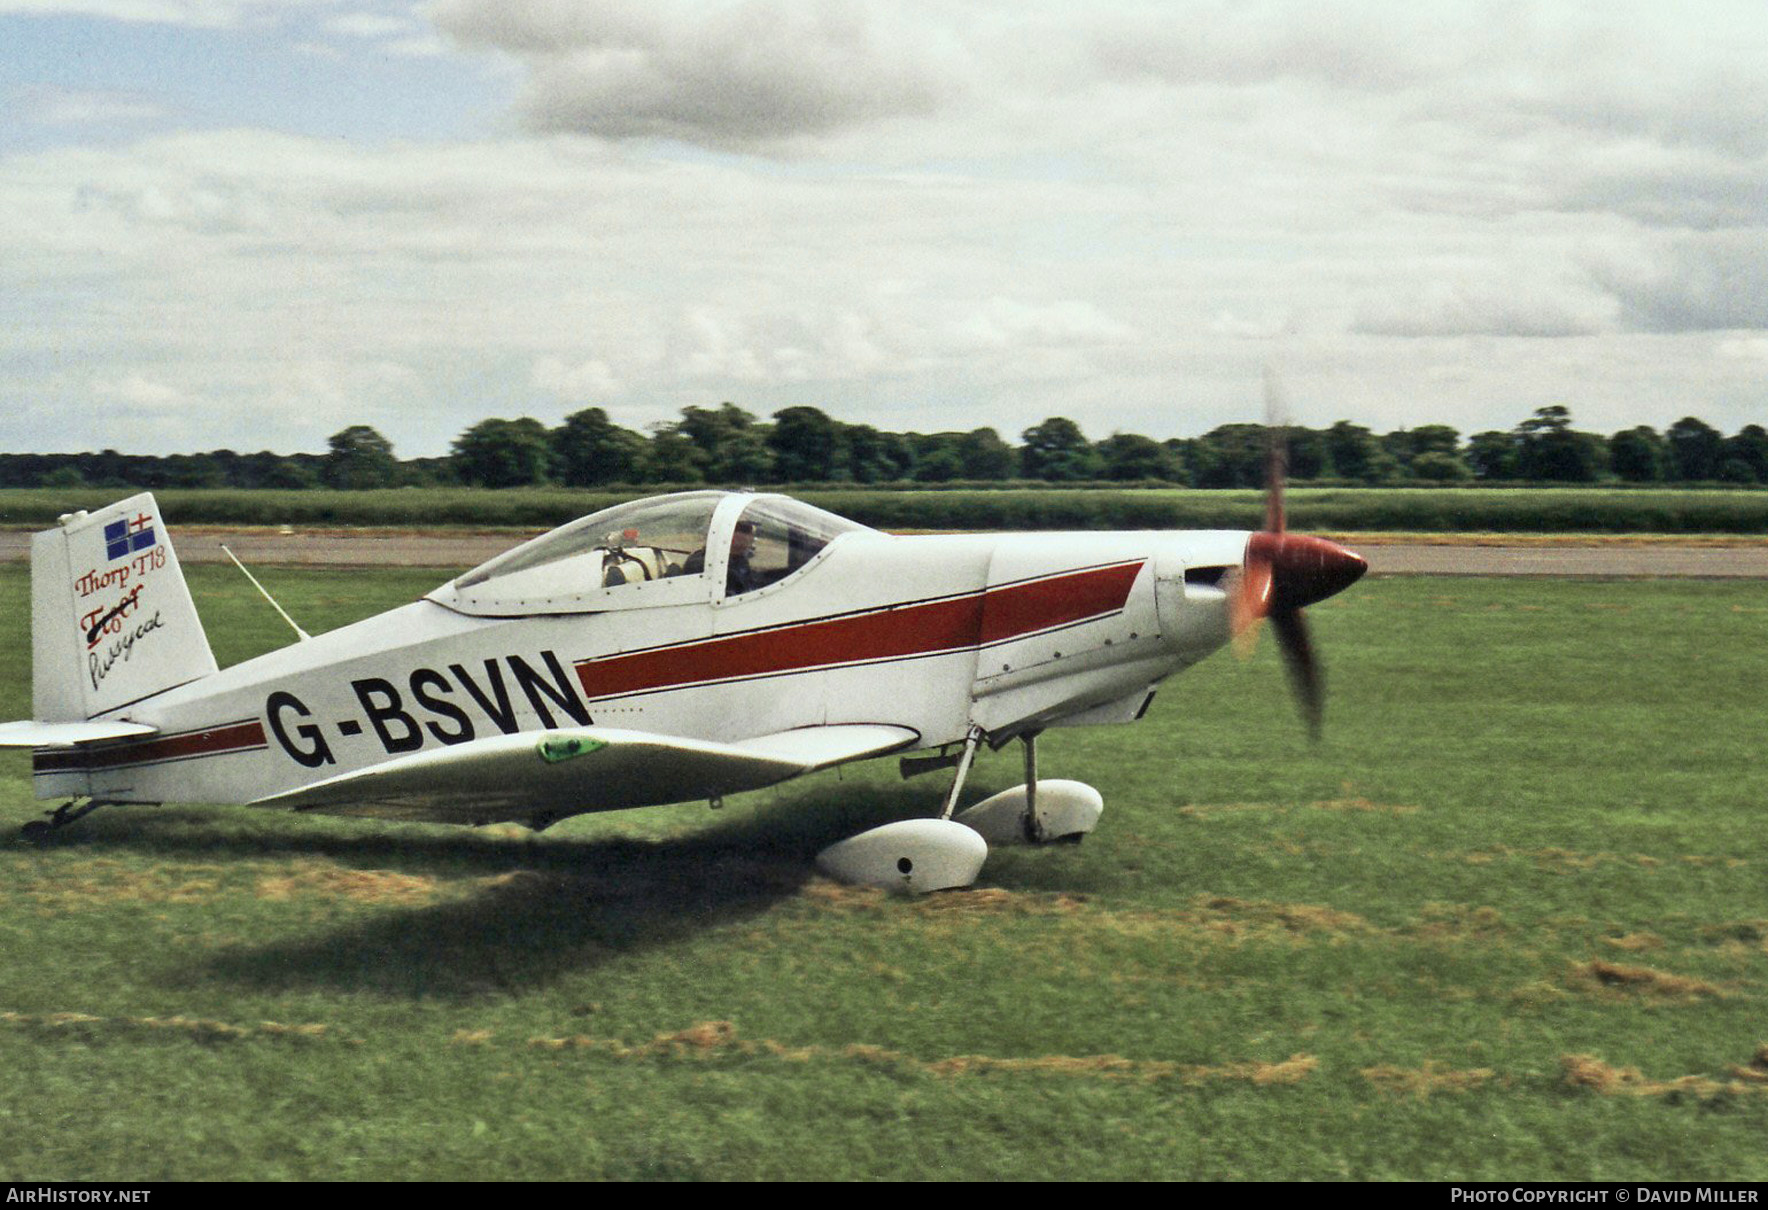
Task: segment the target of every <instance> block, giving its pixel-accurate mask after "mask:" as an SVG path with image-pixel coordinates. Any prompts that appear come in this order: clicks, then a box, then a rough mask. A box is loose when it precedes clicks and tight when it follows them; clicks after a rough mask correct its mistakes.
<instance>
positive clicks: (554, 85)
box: [431, 0, 963, 146]
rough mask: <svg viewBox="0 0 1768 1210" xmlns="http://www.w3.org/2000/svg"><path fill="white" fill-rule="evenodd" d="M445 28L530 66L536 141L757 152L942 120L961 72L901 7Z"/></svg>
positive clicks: (467, 10) (628, 12)
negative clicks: (648, 142) (561, 137)
mask: <svg viewBox="0 0 1768 1210" xmlns="http://www.w3.org/2000/svg"><path fill="white" fill-rule="evenodd" d="M431 12H432V15H433V17H434V18H435V20H436V21H437V23H438V24H439V25H440V26H441V27H442V28H443V29H445V30H447V31H448V32H449V33H451V34H452V35H453V36H455V37H456V38H457V39H459V40H460V41H461V42H462V43H464V44H466V45H468V46H476V47H484V48H490V49H495V50H501V51H504V52H507V53H510V54H513V55H516V56H517V57H519V58H521V59H522V60H523V61H524V62H526V63H527V64H528V67H529V70H530V79H529V87H528V92H527V95H526V97H525V100H524V110H525V112H526V114H527V117H528V120H529V122H530V124H531V125H532V126H533V127H534V128H535V129H537V130H542V131H551V132H562V131H573V132H578V133H584V134H596V135H604V136H608V137H612V138H631V137H654V138H670V139H680V140H684V141H687V142H696V143H706V144H709V145H712V146H748V145H753V144H756V143H762V142H767V141H770V140H779V139H787V138H791V137H792V136H795V135H800V134H807V133H808V134H821V133H825V132H828V131H832V130H836V129H840V128H842V127H847V126H852V125H856V124H863V123H867V122H872V121H876V120H879V119H882V118H889V117H896V116H902V115H918V114H926V113H929V112H932V111H933V110H935V109H937V108H938V107H940V106H941V105H942V104H943V103H944V102H946V101H947V100H948V99H949V98H950V97H952V96H954V95H957V94H958V93H960V92H961V91H962V90H963V76H962V74H961V72H960V71H958V70H957V67H958V64H956V63H954V62H952V61H951V60H949V59H948V57H947V55H946V54H945V50H944V47H943V46H942V44H941V41H940V40H939V39H938V38H937V37H927V36H923V35H924V33H925V32H926V29H927V27H926V26H925V24H924V23H923V22H920V21H916V20H912V19H907V20H904V19H901V18H903V17H904V15H905V14H903V13H902V12H901V11H900V10H898V9H897V8H895V6H889V7H877V6H853V5H831V4H823V3H816V4H805V3H783V2H778V0H739V2H737V3H723V4H708V3H702V2H697V0H696V2H691V3H690V2H686V0H608V2H605V3H600V4H595V5H583V4H576V3H570V2H568V0H507V2H506V0H497V2H495V3H492V2H489V0H442V2H441V3H438V4H437V5H436V6H435V7H434V8H433V9H432V10H431Z"/></svg>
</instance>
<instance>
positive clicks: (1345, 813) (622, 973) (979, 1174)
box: [0, 567, 1768, 1181]
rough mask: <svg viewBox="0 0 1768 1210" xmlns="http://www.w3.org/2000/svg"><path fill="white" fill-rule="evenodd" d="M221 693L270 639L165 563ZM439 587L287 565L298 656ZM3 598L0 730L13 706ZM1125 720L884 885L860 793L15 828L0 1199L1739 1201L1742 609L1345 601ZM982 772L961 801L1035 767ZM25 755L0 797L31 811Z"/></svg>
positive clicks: (1746, 944)
mask: <svg viewBox="0 0 1768 1210" xmlns="http://www.w3.org/2000/svg"><path fill="white" fill-rule="evenodd" d="M189 574H190V579H191V581H192V585H193V589H194V591H195V593H196V595H197V598H198V601H199V606H200V607H201V608H202V610H203V612H204V616H205V620H206V621H207V623H208V627H209V631H210V634H211V636H212V638H213V640H214V643H215V646H216V648H217V655H218V656H219V658H220V659H221V661H222V662H223V663H224V664H225V663H228V662H231V661H234V660H237V659H240V658H243V657H244V656H246V655H248V654H250V653H251V652H252V651H254V650H260V649H262V648H263V647H265V646H267V645H270V644H274V643H280V642H281V641H282V638H283V635H282V634H281V633H279V630H280V627H281V623H280V622H278V621H276V619H275V618H274V617H272V616H269V611H268V609H267V608H265V607H264V606H263V605H262V604H261V603H260V602H257V601H256V600H255V599H254V598H253V597H251V596H250V593H251V590H250V588H249V586H246V585H245V584H244V582H243V581H242V580H240V579H239V577H238V576H237V574H233V573H225V572H222V571H221V570H219V569H211V568H200V567H199V568H193V569H190V572H189ZM440 578H441V576H439V575H438V574H435V573H425V572H421V571H418V572H411V571H399V572H385V573H375V574H368V573H363V572H360V571H351V572H349V573H337V574H332V573H317V572H290V571H286V570H274V569H273V570H272V572H271V573H270V574H269V575H267V576H266V579H267V580H269V581H270V584H269V587H270V588H271V590H272V591H273V592H276V593H277V594H278V596H279V597H280V598H281V599H282V600H283V601H284V603H285V604H286V605H288V606H289V608H290V609H291V612H293V613H294V614H295V615H296V616H297V617H298V618H300V619H301V620H302V621H303V623H304V624H306V625H307V626H308V627H309V628H310V629H317V628H321V627H325V626H332V625H337V624H339V623H341V622H343V621H346V620H348V619H350V618H352V617H356V616H360V615H362V614H365V613H368V612H372V611H374V610H376V609H379V608H383V607H385V606H387V605H390V604H392V603H395V602H397V601H401V600H406V599H409V598H410V597H412V596H413V595H415V594H416V593H418V592H421V591H422V590H424V589H425V588H427V587H429V586H430V585H432V584H433V583H434V582H436V581H437V580H438V579H440ZM27 599H28V594H27V589H26V580H25V575H24V572H23V569H22V568H17V567H7V568H4V569H0V617H5V618H7V619H9V620H11V621H12V625H11V626H10V627H9V632H8V633H7V634H6V635H5V636H4V639H3V641H4V643H5V649H4V656H3V658H0V698H3V699H4V700H3V702H0V717H7V718H13V717H25V716H26V715H28V714H29V674H28V664H29V660H28V640H27V638H26V636H25V634H24V633H23V629H24V623H23V619H25V618H27V617H28V616H29V609H28V603H27ZM1311 616H1312V617H1313V620H1314V622H1315V630H1316V635H1317V638H1318V639H1319V641H1320V643H1321V645H1322V647H1323V650H1324V652H1325V655H1326V659H1327V662H1328V667H1329V672H1330V675H1331V683H1332V689H1333V697H1332V700H1331V703H1330V706H1329V714H1328V720H1327V739H1326V741H1325V742H1324V743H1323V744H1321V745H1320V746H1318V747H1310V746H1309V745H1308V744H1307V742H1306V741H1305V740H1304V738H1303V733H1302V728H1301V726H1300V725H1299V723H1298V722H1297V721H1296V719H1295V718H1294V715H1293V710H1292V708H1291V707H1290V705H1289V703H1288V701H1287V700H1286V695H1285V692H1284V688H1283V684H1282V676H1281V673H1280V670H1279V668H1278V666H1277V660H1276V657H1275V655H1274V653H1273V651H1272V645H1271V644H1270V643H1269V642H1267V643H1266V644H1265V645H1264V647H1263V648H1262V649H1261V651H1260V652H1259V654H1258V655H1257V656H1256V657H1255V658H1254V659H1253V660H1251V661H1250V662H1248V663H1246V664H1240V663H1237V662H1236V661H1235V660H1234V659H1233V658H1232V657H1230V656H1226V655H1223V656H1219V657H1217V658H1216V659H1215V660H1213V661H1211V662H1209V663H1207V664H1205V665H1204V666H1202V667H1200V668H1198V669H1196V670H1195V671H1193V672H1192V673H1190V674H1187V675H1186V676H1185V677H1182V678H1180V679H1178V680H1176V681H1174V682H1172V683H1171V684H1169V685H1168V687H1167V688H1166V689H1165V690H1164V691H1163V693H1162V695H1161V697H1160V699H1159V700H1158V701H1157V702H1156V703H1155V707H1154V709H1153V711H1152V712H1151V714H1150V716H1149V717H1148V718H1147V719H1146V720H1145V721H1144V722H1142V723H1141V724H1138V725H1136V726H1132V727H1110V728H1099V729H1084V730H1083V729H1076V730H1069V731H1062V732H1052V733H1051V734H1050V735H1048V736H1047V737H1046V739H1045V740H1044V742H1043V744H1042V745H1041V748H1040V755H1041V760H1042V766H1043V771H1044V774H1045V776H1055V777H1078V778H1081V779H1083V780H1087V781H1090V782H1092V783H1093V784H1094V785H1096V786H1098V787H1099V788H1100V789H1101V790H1102V791H1103V792H1104V794H1105V798H1106V803H1107V807H1106V815H1105V818H1104V820H1103V821H1102V823H1101V826H1100V829H1099V831H1098V832H1097V833H1095V834H1094V835H1093V836H1092V837H1091V838H1089V839H1088V841H1087V842H1086V843H1085V844H1084V845H1082V846H1080V847H1079V848H1070V847H1060V848H1057V849H1052V850H1048V851H1038V852H1014V851H998V852H997V853H996V854H995V855H994V856H992V857H991V858H990V861H989V865H988V867H987V868H986V870H985V871H984V875H983V879H982V881H981V883H979V885H978V887H977V888H976V889H974V890H972V891H969V892H963V893H954V894H945V895H939V896H933V897H929V898H926V899H922V900H916V901H905V900H897V899H891V898H886V897H883V896H881V895H879V894H875V893H871V892H859V891H854V890H851V889H845V888H841V887H838V886H835V885H833V884H830V883H828V882H825V881H823V880H820V879H818V878H816V877H814V876H812V875H811V874H810V873H809V872H808V857H809V855H810V854H811V853H812V852H814V851H815V849H816V848H818V847H819V846H820V845H821V844H823V843H826V842H827V841H829V840H832V839H835V838H836V837H838V836H840V835H843V834H845V833H847V832H850V831H853V830H857V828H859V827H862V826H865V825H867V824H869V823H872V822H877V821H881V820H882V819H884V818H886V817H889V816H891V815H896V814H910V813H930V812H931V810H932V809H934V806H935V802H936V799H937V796H938V793H939V791H940V789H941V785H940V779H938V778H929V779H925V780H920V781H914V782H910V783H906V784H904V783H902V782H900V781H899V780H897V779H896V773H895V768H894V765H893V764H891V763H888V762H885V763H879V764H876V765H873V766H865V767H862V768H860V769H858V770H849V771H847V772H846V773H845V775H836V774H828V775H823V776H821V777H818V778H815V779H810V780H806V781H803V782H800V783H797V784H795V785H792V786H788V787H785V788H783V789H780V790H778V791H772V792H764V793H759V794H754V795H748V796H744V797H741V798H735V799H732V800H731V801H730V803H729V805H728V806H727V807H726V809H725V810H724V811H723V812H722V813H721V814H717V815H715V814H712V813H710V812H708V811H707V810H706V809H705V808H704V806H697V807H681V808H671V809H666V810H658V811H650V812H629V813H626V814H623V815H614V816H609V817H605V818H601V819H580V820H575V821H570V822H568V823H566V824H563V825H561V826H559V827H558V828H555V829H553V830H552V831H549V832H547V833H545V834H543V835H541V836H539V837H530V836H529V835H528V834H526V833H525V832H523V831H521V830H519V829H514V828H508V829H491V830H486V831H478V832H474V831H466V830H446V829H441V828H427V827H413V826H384V825H377V824H372V823H349V822H344V821H324V820H312V819H293V818H287V817H283V816H277V815H265V814H260V813H252V812H248V811H245V810H242V809H212V810H203V809H195V808H144V809H112V810H106V811H100V812H98V813H97V814H95V815H93V816H92V817H90V818H88V819H86V820H84V821H82V822H81V823H79V824H78V825H76V826H75V827H74V828H72V829H70V830H68V831H66V832H64V833H62V834H60V835H59V836H58V837H56V838H55V840H54V841H53V842H52V843H50V844H49V845H48V846H47V847H44V848H32V847H27V846H25V845H23V844H19V843H12V842H11V841H10V840H9V841H7V842H5V843H3V844H0V953H3V955H4V956H3V957H0V973H3V978H0V1063H3V1064H4V1070H5V1071H6V1073H7V1074H6V1079H5V1082H4V1090H5V1091H4V1094H3V1099H0V1115H3V1116H4V1129H3V1130H0V1176H4V1177H7V1178H13V1179H21V1178H24V1179H48V1178H61V1179H77V1178H104V1179H113V1180H129V1179H154V1178H158V1179H183V1178H192V1179H201V1178H242V1179H254V1180H256V1179H269V1178H370V1177H378V1178H394V1179H399V1178H418V1177H424V1178H565V1179H573V1178H598V1177H599V1178H622V1177H624V1178H696V1177H697V1178H813V1177H814V1178H886V1179H888V1178H942V1177H951V1178H959V1177H962V1178H972V1179H1015V1178H1036V1177H1064V1178H1088V1179H1098V1178H1108V1177H1124V1178H1229V1179H1231V1178H1270V1179H1304V1178H1305V1179H1332V1178H1355V1179H1385V1178H1422V1179H1449V1178H1468V1179H1486V1180H1499V1181H1512V1180H1525V1179H1582V1178H1595V1179H1616V1180H1646V1179H1653V1178H1662V1179H1717V1178H1728V1179H1750V1180H1757V1181H1760V1180H1765V1179H1768V1151H1765V1149H1764V1148H1763V1146H1762V1140H1763V1139H1764V1138H1765V1137H1768V1011H1765V1010H1768V899H1765V897H1764V889H1765V887H1768V881H1765V875H1768V832H1765V830H1764V828H1763V826H1762V824H1763V815H1762V813H1763V810H1764V804H1765V803H1768V768H1765V766H1764V762H1763V761H1762V760H1761V744H1762V733H1761V729H1762V718H1763V714H1762V709H1761V679H1762V678H1761V668H1762V660H1763V652H1764V651H1768V599H1764V596H1763V594H1762V590H1761V588H1760V587H1759V586H1756V585H1749V584H1740V585H1731V584H1717V583H1694V582H1663V583H1591V582H1578V583H1571V582H1536V581H1521V580H1516V581H1498V580H1459V579H1458V580H1454V581H1431V580H1425V579H1404V580H1402V579H1388V580H1371V581H1365V582H1363V583H1360V584H1358V585H1356V586H1355V587H1354V588H1353V589H1351V590H1350V591H1349V592H1347V593H1346V594H1344V595H1343V596H1341V597H1338V598H1335V599H1334V600H1332V601H1330V602H1327V603H1326V604H1324V605H1322V606H1320V607H1317V608H1316V609H1315V610H1313V611H1311ZM1016 772H1017V756H1016V753H1013V752H1004V753H1000V754H997V755H993V756H990V757H987V758H985V759H984V760H983V761H982V762H981V763H980V765H979V769H978V772H977V774H976V775H975V776H974V777H973V778H972V791H973V794H974V796H980V795H982V794H984V793H988V792H992V791H993V790H995V789H999V788H1002V787H1004V786H1006V785H1008V784H1010V783H1011V782H1012V781H1013V780H1014V775H1015V774H1016ZM28 783H29V778H28V761H27V760H26V759H25V758H23V757H21V756H19V755H17V754H10V755H8V756H6V758H5V760H4V763H3V764H0V802H3V803H4V804H5V806H6V808H7V811H6V814H5V816H4V817H3V818H4V819H6V820H10V821H12V822H13V823H23V822H24V821H25V820H26V819H28V818H31V817H32V816H33V815H34V813H35V812H36V811H37V810H39V809H40V807H39V805H37V804H34V803H33V802H32V801H31V799H30V797H29V784H28Z"/></svg>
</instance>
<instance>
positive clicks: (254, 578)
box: [221, 542, 313, 643]
mask: <svg viewBox="0 0 1768 1210" xmlns="http://www.w3.org/2000/svg"><path fill="white" fill-rule="evenodd" d="M221 549H222V550H223V551H225V552H226V554H227V557H228V558H229V559H232V560H233V565H234V566H235V567H237V568H239V570H240V572H241V574H243V575H244V576H245V578H246V579H248V580H250V581H251V582H252V587H253V588H256V589H257V590H258V595H260V596H262V597H263V598H264V599H265V600H266V601H269V602H270V608H272V609H274V610H276V612H277V613H278V614H280V615H281V616H282V620H283V621H285V622H287V623H288V624H289V626H290V627H291V628H293V630H294V632H295V633H296V634H298V635H300V636H301V641H302V642H303V643H305V642H306V641H307V640H308V639H310V638H312V637H313V636H312V635H310V634H308V633H307V632H306V631H305V630H302V629H301V628H300V627H299V626H297V625H295V619H293V618H291V617H289V615H288V610H286V609H284V608H283V607H282V606H281V605H278V604H277V603H276V598H275V597H273V596H271V595H270V594H269V593H268V592H266V591H265V589H264V586H263V585H262V584H260V583H258V577H257V576H255V575H253V574H252V573H251V572H249V571H247V570H246V565H245V564H244V563H241V562H240V561H239V558H238V557H237V556H236V555H235V554H234V553H233V552H232V551H231V550H228V549H227V543H225V542H223V543H221Z"/></svg>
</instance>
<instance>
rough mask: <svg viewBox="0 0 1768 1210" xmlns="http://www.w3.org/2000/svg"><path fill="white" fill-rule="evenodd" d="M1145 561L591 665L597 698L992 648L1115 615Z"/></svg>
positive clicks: (588, 686)
mask: <svg viewBox="0 0 1768 1210" xmlns="http://www.w3.org/2000/svg"><path fill="white" fill-rule="evenodd" d="M1142 566H1143V564H1142V562H1141V561H1137V562H1133V563H1120V564H1116V565H1113V566H1110V567H1097V568H1090V569H1087V570H1084V571H1075V572H1065V573H1063V574H1061V575H1055V576H1048V577H1045V578H1043V579H1038V580H1028V581H1023V582H1021V583H1018V584H1009V585H1003V586H1001V587H998V588H991V589H987V590H986V591H983V592H974V593H966V594H965V595H963V596H959V597H947V598H943V599H940V600H933V601H910V602H904V603H903V604H900V605H892V606H888V607H886V608H884V609H878V610H872V611H869V612H866V613H855V614H844V615H841V616H839V617H832V618H819V619H816V620H814V621H809V622H794V623H790V624H788V625H785V626H779V627H775V628H773V629H769V630H752V631H747V632H744V633H742V634H733V635H727V636H724V637H722V638H716V639H705V640H698V641H695V642H691V643H682V644H678V645H676V646H673V647H660V648H655V649H653V650H650V651H635V652H632V653H630V654H627V655H616V656H609V657H607V658H605V659H599V660H585V661H583V662H581V663H579V664H578V665H577V666H576V667H577V677H578V679H579V680H580V681H581V682H582V684H583V692H584V694H585V696H587V697H588V698H590V700H592V701H593V700H595V699H598V698H608V697H623V696H626V695H628V694H633V693H650V692H655V691H657V690H660V689H676V688H681V687H683V686H687V685H701V684H707V683H710V682H714V681H732V680H746V679H749V678H752V677H763V676H777V675H779V674H781V673H787V672H807V671H810V670H812V669H817V668H833V667H840V666H842V665H850V664H867V663H876V662H879V661H883V660H896V659H908V658H915V657H919V656H929V655H939V654H942V653H945V652H951V651H965V650H971V649H974V648H976V647H986V646H989V645H991V644H995V643H1003V642H1007V641H1009V640H1011V639H1017V638H1023V637H1025V636H1026V635H1030V634H1036V633H1038V632H1039V631H1044V630H1052V629H1056V628H1058V627H1061V626H1070V625H1073V624H1075V623H1077V622H1083V621H1086V620H1088V619H1091V618H1096V617H1102V616H1104V615H1106V614H1111V613H1116V612H1118V611H1119V610H1121V609H1122V608H1123V606H1124V602H1125V601H1126V600H1128V599H1129V593H1130V586H1131V585H1132V584H1134V583H1135V580H1136V576H1137V575H1138V574H1140V572H1141V570H1142Z"/></svg>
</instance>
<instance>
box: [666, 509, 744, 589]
mask: <svg viewBox="0 0 1768 1210" xmlns="http://www.w3.org/2000/svg"><path fill="white" fill-rule="evenodd" d="M754 553H755V522H753V521H750V520H747V519H745V520H741V521H738V522H737V528H736V532H735V533H733V534H731V558H730V563H729V565H728V566H727V567H726V568H725V575H724V595H725V596H727V597H734V596H736V595H737V594H738V593H743V592H748V591H750V590H751V589H754V588H759V587H761V585H762V583H763V581H762V580H761V579H760V578H759V577H757V575H756V574H755V571H754V569H753V568H752V567H750V565H749V559H750V556H752V555H753V554H754ZM681 570H682V574H683V575H689V576H697V575H699V574H700V573H701V572H703V571H705V570H706V551H705V550H704V548H702V549H700V550H696V551H695V552H694V553H693V554H691V555H689V556H688V558H687V562H685V563H683V564H682V566H681Z"/></svg>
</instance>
